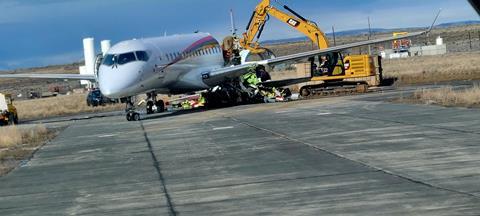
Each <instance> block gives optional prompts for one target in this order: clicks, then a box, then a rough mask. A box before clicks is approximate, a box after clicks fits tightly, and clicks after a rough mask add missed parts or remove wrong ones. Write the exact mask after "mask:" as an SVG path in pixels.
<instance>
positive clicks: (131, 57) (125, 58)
mask: <svg viewBox="0 0 480 216" xmlns="http://www.w3.org/2000/svg"><path fill="white" fill-rule="evenodd" d="M136 60H137V59H136V58H135V54H134V53H133V52H130V53H124V54H120V55H119V56H118V64H119V65H123V64H127V63H130V62H133V61H136Z"/></svg>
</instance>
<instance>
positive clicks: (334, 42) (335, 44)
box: [332, 26, 480, 46]
mask: <svg viewBox="0 0 480 216" xmlns="http://www.w3.org/2000/svg"><path fill="white" fill-rule="evenodd" d="M332 33H333V46H337V39H336V37H335V26H332ZM479 34H480V32H479Z"/></svg>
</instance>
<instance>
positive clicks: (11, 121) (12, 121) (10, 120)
mask: <svg viewBox="0 0 480 216" xmlns="http://www.w3.org/2000/svg"><path fill="white" fill-rule="evenodd" d="M8 125H15V116H14V115H13V114H9V115H8Z"/></svg>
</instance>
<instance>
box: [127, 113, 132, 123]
mask: <svg viewBox="0 0 480 216" xmlns="http://www.w3.org/2000/svg"><path fill="white" fill-rule="evenodd" d="M127 121H132V114H131V113H127Z"/></svg>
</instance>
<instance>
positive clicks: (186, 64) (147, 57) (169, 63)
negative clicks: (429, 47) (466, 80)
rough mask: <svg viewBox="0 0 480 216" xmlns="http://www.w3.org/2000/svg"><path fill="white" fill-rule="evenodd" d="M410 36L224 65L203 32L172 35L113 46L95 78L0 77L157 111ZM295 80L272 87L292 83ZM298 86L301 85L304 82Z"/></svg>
mask: <svg viewBox="0 0 480 216" xmlns="http://www.w3.org/2000/svg"><path fill="white" fill-rule="evenodd" d="M427 32H428V31H424V32H416V33H409V34H407V35H403V36H401V37H389V38H384V39H376V40H369V41H364V42H357V43H352V44H346V45H341V46H336V47H330V48H327V49H322V50H315V51H309V52H303V53H298V54H293V55H288V56H282V57H278V58H272V59H265V60H262V61H257V62H247V63H245V62H244V61H242V62H244V63H243V64H241V65H236V66H225V63H224V59H223V54H222V49H221V47H220V44H219V43H218V41H217V40H216V39H215V38H213V37H212V36H211V35H210V34H208V33H195V34H186V35H173V36H168V37H156V38H146V39H137V40H127V41H123V42H120V43H118V44H116V45H114V46H113V47H112V48H111V49H109V51H108V52H107V53H106V54H105V57H104V59H103V61H102V63H101V65H100V67H99V70H98V73H97V74H96V75H72V74H8V75H0V78H50V79H78V80H92V81H96V82H97V84H98V86H99V88H100V90H101V92H102V93H103V94H104V95H105V96H107V97H109V98H114V99H123V101H126V102H127V104H130V105H132V106H133V104H134V103H133V102H132V100H131V98H132V96H136V95H139V94H142V93H146V94H148V96H149V99H150V101H151V102H150V103H149V104H147V109H151V107H154V105H156V106H157V107H159V106H160V107H163V101H157V100H156V97H155V95H156V94H157V93H161V94H183V93H189V92H194V91H199V90H208V89H213V88H215V87H217V86H219V85H224V84H228V83H234V82H238V78H239V77H240V76H242V75H243V74H246V73H247V72H248V69H249V68H251V67H255V66H257V65H263V66H266V67H267V68H272V67H273V66H275V65H277V64H283V63H286V62H299V61H305V60H306V59H308V58H309V57H314V56H319V55H325V54H328V53H332V52H339V51H342V50H345V49H350V48H353V47H359V46H365V45H370V44H376V43H382V42H388V41H392V40H399V39H402V38H409V37H414V36H419V35H422V34H425V33H427ZM294 82H295V80H289V81H288V82H283V81H279V82H278V83H288V84H293V83H294ZM298 82H304V78H302V79H299V81H298ZM139 118H140V117H139V114H138V113H137V112H135V111H134V110H133V109H132V110H131V111H129V112H127V119H128V120H138V119H139Z"/></svg>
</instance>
